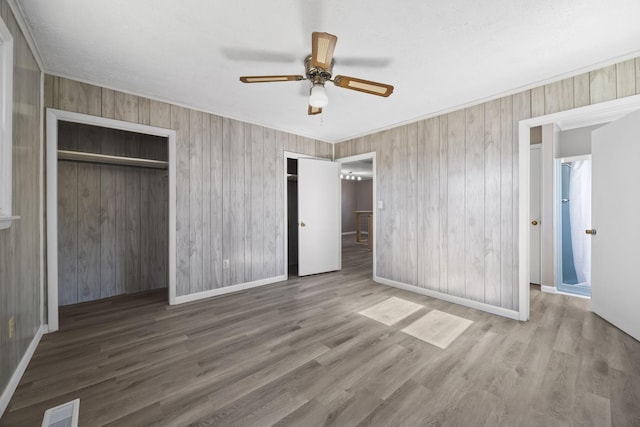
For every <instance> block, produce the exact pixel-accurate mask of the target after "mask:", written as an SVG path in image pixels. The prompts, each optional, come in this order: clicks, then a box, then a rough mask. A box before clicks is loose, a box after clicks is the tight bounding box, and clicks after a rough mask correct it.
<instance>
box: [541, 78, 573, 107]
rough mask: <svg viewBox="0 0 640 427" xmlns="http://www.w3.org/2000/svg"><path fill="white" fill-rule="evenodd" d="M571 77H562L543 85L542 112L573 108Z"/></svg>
mask: <svg viewBox="0 0 640 427" xmlns="http://www.w3.org/2000/svg"><path fill="white" fill-rule="evenodd" d="M573 96H574V95H573V79H572V78H569V79H564V80H560V81H559V82H554V83H550V84H548V85H545V86H544V113H545V114H551V113H557V112H558V111H563V110H570V109H572V108H573Z"/></svg>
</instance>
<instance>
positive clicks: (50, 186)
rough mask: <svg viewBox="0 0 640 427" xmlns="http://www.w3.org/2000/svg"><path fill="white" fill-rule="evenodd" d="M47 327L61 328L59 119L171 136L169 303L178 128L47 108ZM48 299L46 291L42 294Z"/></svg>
mask: <svg viewBox="0 0 640 427" xmlns="http://www.w3.org/2000/svg"><path fill="white" fill-rule="evenodd" d="M46 119H47V124H46V126H47V147H46V164H47V184H46V191H47V306H48V311H47V313H48V325H47V331H48V332H54V331H57V330H58V122H60V121H64V122H72V123H81V124H86V125H93V126H100V127H105V128H111V129H119V130H125V131H129V132H136V133H143V134H147V135H154V136H160V137H165V138H167V143H168V153H169V168H168V172H169V216H168V227H169V242H168V243H169V258H168V263H169V265H168V273H169V274H168V288H169V304H172V305H173V304H175V303H176V132H175V131H174V130H170V129H163V128H159V127H155V126H147V125H141V124H137V123H129V122H124V121H120V120H113V119H107V118H104V117H97V116H90V115H87V114H80V113H73V112H70V111H62V110H56V109H52V108H47V116H46ZM41 299H42V301H44V295H41Z"/></svg>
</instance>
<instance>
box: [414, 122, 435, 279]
mask: <svg viewBox="0 0 640 427" xmlns="http://www.w3.org/2000/svg"><path fill="white" fill-rule="evenodd" d="M439 124H440V121H439V120H438V118H433V119H429V120H423V121H421V122H418V155H417V159H418V193H417V196H418V201H419V205H418V209H417V212H418V218H417V228H418V240H417V243H418V253H417V265H418V286H420V287H422V288H426V289H433V290H436V291H439V290H440V126H439Z"/></svg>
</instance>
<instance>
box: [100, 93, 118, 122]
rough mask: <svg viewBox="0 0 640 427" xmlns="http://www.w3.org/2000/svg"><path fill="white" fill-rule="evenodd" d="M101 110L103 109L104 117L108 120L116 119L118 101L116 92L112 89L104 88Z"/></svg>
mask: <svg viewBox="0 0 640 427" xmlns="http://www.w3.org/2000/svg"><path fill="white" fill-rule="evenodd" d="M101 104H102V106H101V109H102V117H106V118H108V119H115V118H116V99H115V92H114V91H113V90H111V89H105V88H102V99H101Z"/></svg>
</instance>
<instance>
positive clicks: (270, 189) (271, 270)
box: [262, 129, 282, 277]
mask: <svg viewBox="0 0 640 427" xmlns="http://www.w3.org/2000/svg"><path fill="white" fill-rule="evenodd" d="M274 138H275V132H274V131H273V130H272V129H264V134H263V150H264V161H263V167H264V180H263V182H262V192H263V194H264V200H263V206H264V231H263V232H264V242H263V257H264V258H263V261H264V262H263V265H264V276H265V277H274V276H275V275H276V271H277V266H276V239H278V238H282V236H277V235H276V222H277V221H278V219H277V216H276V212H277V206H276V203H277V201H276V188H277V180H278V179H280V178H282V171H279V170H277V168H276V164H277V157H278V152H277V149H276V141H275V139H274Z"/></svg>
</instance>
